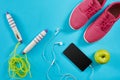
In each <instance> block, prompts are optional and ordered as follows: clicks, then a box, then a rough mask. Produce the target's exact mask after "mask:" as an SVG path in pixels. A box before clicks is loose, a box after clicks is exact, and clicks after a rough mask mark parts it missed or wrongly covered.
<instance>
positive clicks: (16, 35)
mask: <svg viewBox="0 0 120 80" xmlns="http://www.w3.org/2000/svg"><path fill="white" fill-rule="evenodd" d="M6 18H7V20H8V23H9V25H10V27H11V29H12V31H13V32H14V35H15V37H16V38H17V40H18V41H19V42H22V37H21V34H20V32H19V31H18V29H17V26H16V24H15V21H14V20H13V18H12V16H11V15H10V14H9V13H8V12H7V13H6Z"/></svg>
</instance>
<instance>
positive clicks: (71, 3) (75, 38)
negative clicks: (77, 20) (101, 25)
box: [0, 0, 120, 80]
mask: <svg viewBox="0 0 120 80" xmlns="http://www.w3.org/2000/svg"><path fill="white" fill-rule="evenodd" d="M80 1H82V0H0V80H10V78H9V76H8V59H9V54H10V52H11V51H12V50H13V48H14V46H15V44H16V43H17V40H16V38H15V37H14V35H13V32H12V30H11V29H10V27H9V25H8V23H7V20H6V17H5V13H6V12H7V11H9V12H10V13H11V14H12V15H13V17H14V19H15V21H16V24H17V26H18V28H19V31H20V32H21V34H22V37H23V44H22V45H20V47H19V49H18V53H21V52H22V50H23V49H24V48H25V46H26V45H27V44H28V43H29V42H30V41H31V40H32V39H33V38H34V37H35V36H36V35H37V34H38V33H39V32H40V31H42V30H43V29H48V30H49V33H48V35H47V36H46V37H45V38H44V39H43V40H42V41H41V42H40V43H39V44H38V45H37V46H36V47H35V48H34V49H32V50H31V51H30V52H29V53H28V58H29V61H30V63H31V72H32V76H33V77H32V78H30V77H29V75H28V76H27V77H25V78H24V79H23V80H47V79H46V71H47V69H48V67H49V64H48V63H47V62H45V61H44V60H43V58H42V56H41V55H42V51H43V47H44V45H45V43H46V42H47V41H48V39H49V38H50V37H51V36H53V35H54V31H55V29H56V28H57V27H61V28H63V31H62V33H61V35H58V37H57V38H56V39H54V40H53V41H52V42H51V43H50V46H48V47H47V49H46V54H45V56H46V57H47V58H48V59H51V57H49V56H51V50H52V45H53V43H54V42H56V41H62V42H64V43H65V45H64V46H61V47H59V46H56V55H57V56H56V57H57V61H56V62H57V63H58V64H59V66H60V69H61V72H62V73H71V74H73V75H74V76H75V77H76V78H77V80H89V76H90V73H91V69H90V68H87V69H86V70H85V71H84V72H81V71H80V70H79V69H78V68H77V67H76V66H75V65H73V64H72V63H71V62H70V61H69V60H68V59H67V58H66V57H65V56H64V55H63V53H62V52H63V51H64V50H65V48H66V47H67V46H68V45H69V44H70V43H71V42H74V43H75V44H76V45H77V46H78V47H79V48H80V49H81V50H82V51H83V52H84V53H85V54H86V55H87V56H88V57H89V58H91V59H92V60H93V63H92V64H93V67H94V68H95V74H94V76H93V80H120V62H119V61H120V47H119V45H120V37H119V36H120V20H119V21H118V22H117V23H115V25H114V26H113V28H112V30H111V31H110V32H109V33H108V34H107V35H106V36H105V37H104V38H103V39H101V40H100V41H98V42H96V43H93V44H87V43H86V42H84V40H83V33H84V31H85V29H86V28H87V27H88V25H89V24H90V23H91V22H93V21H94V20H95V19H96V18H97V17H98V16H99V14H101V13H102V11H103V10H104V9H105V7H107V6H108V5H109V4H110V3H112V2H114V1H120V0H107V3H106V4H105V6H104V8H103V9H102V10H101V11H99V13H97V14H96V15H95V16H94V17H93V18H92V19H90V21H89V22H88V23H87V24H86V25H85V26H84V27H83V28H82V29H80V30H78V31H73V30H71V29H70V28H69V25H68V20H69V16H70V13H71V11H72V9H73V8H74V7H75V6H76V5H77V4H78V3H79V2H80ZM99 49H106V50H108V51H109V52H110V54H111V60H110V62H109V63H107V64H105V65H99V64H96V63H95V61H94V59H93V55H94V53H95V51H97V50H99ZM49 74H50V77H51V79H52V80H59V79H60V76H59V74H58V73H57V70H56V67H53V68H52V70H51V71H50V73H49Z"/></svg>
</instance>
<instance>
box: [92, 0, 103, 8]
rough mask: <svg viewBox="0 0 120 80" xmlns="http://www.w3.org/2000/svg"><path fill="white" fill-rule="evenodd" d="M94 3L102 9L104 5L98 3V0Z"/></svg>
mask: <svg viewBox="0 0 120 80" xmlns="http://www.w3.org/2000/svg"><path fill="white" fill-rule="evenodd" d="M93 2H94V3H95V4H96V5H98V7H100V8H101V7H102V5H101V4H100V2H99V1H98V0H93Z"/></svg>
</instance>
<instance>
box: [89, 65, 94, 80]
mask: <svg viewBox="0 0 120 80" xmlns="http://www.w3.org/2000/svg"><path fill="white" fill-rule="evenodd" d="M89 67H90V68H91V69H92V72H91V75H90V80H93V79H92V78H93V75H94V71H95V70H94V68H93V66H92V65H89Z"/></svg>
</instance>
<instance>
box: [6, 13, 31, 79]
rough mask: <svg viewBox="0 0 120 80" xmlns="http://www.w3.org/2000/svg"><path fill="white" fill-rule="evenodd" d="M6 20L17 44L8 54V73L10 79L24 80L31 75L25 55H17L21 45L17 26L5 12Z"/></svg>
mask: <svg viewBox="0 0 120 80" xmlns="http://www.w3.org/2000/svg"><path fill="white" fill-rule="evenodd" d="M6 18H7V20H8V23H9V25H10V27H11V29H12V31H13V32H14V35H15V37H16V38H17V40H18V43H17V44H16V46H15V48H14V50H13V51H12V52H11V54H10V59H9V61H8V65H9V67H8V73H9V76H10V78H14V79H21V78H24V77H25V76H26V75H27V74H28V73H29V74H30V77H31V76H32V75H31V72H30V63H29V61H28V58H27V55H26V54H25V55H23V56H21V55H19V54H17V49H18V47H19V46H20V44H21V43H22V37H21V34H20V33H19V31H18V29H17V26H16V24H15V22H14V20H13V18H12V16H11V15H10V14H9V13H8V12H7V13H6Z"/></svg>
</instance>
